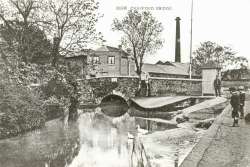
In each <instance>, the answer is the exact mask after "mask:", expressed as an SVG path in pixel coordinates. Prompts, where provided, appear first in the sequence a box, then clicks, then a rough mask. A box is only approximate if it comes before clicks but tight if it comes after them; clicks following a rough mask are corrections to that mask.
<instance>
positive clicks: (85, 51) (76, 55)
mask: <svg viewBox="0 0 250 167" xmlns="http://www.w3.org/2000/svg"><path fill="white" fill-rule="evenodd" d="M93 51H94V50H92V49H82V50H80V51H78V52H71V53H69V54H68V55H67V56H66V57H65V58H66V59H69V58H80V57H84V56H87V55H89V54H90V53H92V52H93Z"/></svg>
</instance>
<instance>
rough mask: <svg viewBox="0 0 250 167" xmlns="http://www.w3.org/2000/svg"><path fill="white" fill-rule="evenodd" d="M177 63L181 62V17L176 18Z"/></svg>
mask: <svg viewBox="0 0 250 167" xmlns="http://www.w3.org/2000/svg"><path fill="white" fill-rule="evenodd" d="M175 20H176V37H175V62H181V40H180V20H181V19H180V17H176V19H175Z"/></svg>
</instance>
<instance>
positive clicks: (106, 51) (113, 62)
mask: <svg viewBox="0 0 250 167" xmlns="http://www.w3.org/2000/svg"><path fill="white" fill-rule="evenodd" d="M129 53H130V52H129V51H124V50H123V49H122V48H121V47H118V48H115V47H111V46H101V47H100V48H98V49H96V50H83V51H81V52H78V53H75V55H72V56H69V57H67V58H66V61H67V63H68V65H70V66H71V67H76V66H78V67H80V71H81V72H80V74H81V75H82V76H86V77H99V76H136V72H135V70H136V67H135V63H134V60H133V58H132V57H131V56H130V54H129ZM142 71H143V73H144V74H147V75H149V76H150V77H162V78H188V77H189V64H188V63H181V62H169V61H167V62H161V61H158V62H157V63H156V64H149V63H145V64H143V67H142ZM192 77H193V78H200V76H196V75H192Z"/></svg>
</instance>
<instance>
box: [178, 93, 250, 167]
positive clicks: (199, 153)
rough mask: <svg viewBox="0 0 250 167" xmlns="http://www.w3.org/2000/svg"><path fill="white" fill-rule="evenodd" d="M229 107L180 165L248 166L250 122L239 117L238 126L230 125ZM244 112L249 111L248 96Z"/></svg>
mask: <svg viewBox="0 0 250 167" xmlns="http://www.w3.org/2000/svg"><path fill="white" fill-rule="evenodd" d="M248 96H249V95H248ZM229 108H230V107H228V110H226V112H225V113H223V116H222V117H221V118H220V119H221V120H220V121H217V122H215V124H217V125H214V126H213V127H212V129H211V130H210V131H208V133H210V135H209V134H208V135H207V136H206V138H202V139H201V141H200V143H198V144H197V147H195V148H194V150H193V152H191V154H190V155H189V156H188V157H187V158H186V160H185V161H184V162H183V164H182V165H181V167H250V123H246V122H245V120H244V119H241V120H240V122H239V125H240V127H232V126H231V125H232V118H231V110H230V109H229ZM245 112H246V113H250V98H249V97H248V98H247V101H246V106H245ZM208 136H210V137H211V138H210V137H208ZM204 147H205V148H204ZM197 157H198V158H197Z"/></svg>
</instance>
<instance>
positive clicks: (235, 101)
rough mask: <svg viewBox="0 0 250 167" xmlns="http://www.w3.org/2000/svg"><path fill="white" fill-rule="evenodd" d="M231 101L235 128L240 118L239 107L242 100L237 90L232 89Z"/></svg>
mask: <svg viewBox="0 0 250 167" xmlns="http://www.w3.org/2000/svg"><path fill="white" fill-rule="evenodd" d="M231 94H232V96H231V100H230V104H231V106H232V108H233V110H232V118H233V127H234V126H235V125H238V118H239V113H238V112H239V106H240V98H239V95H238V93H237V91H236V89H235V88H231Z"/></svg>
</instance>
